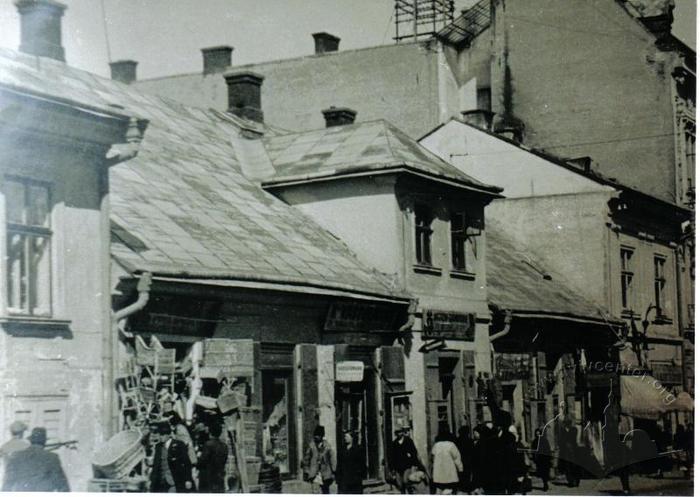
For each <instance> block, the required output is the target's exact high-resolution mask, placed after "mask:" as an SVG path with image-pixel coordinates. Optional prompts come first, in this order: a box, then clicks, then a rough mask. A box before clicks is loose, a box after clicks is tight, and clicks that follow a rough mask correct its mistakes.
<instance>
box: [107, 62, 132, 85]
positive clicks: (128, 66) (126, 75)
mask: <svg viewBox="0 0 700 497" xmlns="http://www.w3.org/2000/svg"><path fill="white" fill-rule="evenodd" d="M137 64H138V62H136V61H135V60H116V61H114V62H110V63H109V69H110V71H111V73H112V79H113V80H114V81H120V82H122V83H126V84H129V83H133V82H134V81H136V65H137Z"/></svg>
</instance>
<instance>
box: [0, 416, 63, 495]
mask: <svg viewBox="0 0 700 497" xmlns="http://www.w3.org/2000/svg"><path fill="white" fill-rule="evenodd" d="M29 443H30V444H31V445H30V446H29V447H27V448H26V449H24V450H18V451H16V452H14V453H13V454H12V457H10V458H9V459H8V460H7V466H6V468H5V482H4V483H3V485H2V490H3V492H70V488H69V487H68V480H66V475H65V473H64V472H63V468H62V467H61V460H60V459H59V458H58V455H57V454H54V453H53V452H48V451H46V450H45V449H44V447H45V446H46V428H34V429H33V430H32V433H31V434H30V435H29Z"/></svg>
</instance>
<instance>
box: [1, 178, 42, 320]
mask: <svg viewBox="0 0 700 497" xmlns="http://www.w3.org/2000/svg"><path fill="white" fill-rule="evenodd" d="M3 190H4V193H5V205H6V212H7V306H8V308H9V310H10V312H12V313H15V314H27V315H33V316H49V315H50V314H51V235H52V233H51V226H50V192H49V187H48V186H47V185H46V184H44V183H39V182H36V181H32V180H28V179H24V178H16V177H8V178H6V179H5V183H4V189H3Z"/></svg>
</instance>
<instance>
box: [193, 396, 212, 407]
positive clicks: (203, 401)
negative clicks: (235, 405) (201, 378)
mask: <svg viewBox="0 0 700 497" xmlns="http://www.w3.org/2000/svg"><path fill="white" fill-rule="evenodd" d="M194 402H195V404H197V405H198V406H200V407H203V408H204V409H212V410H214V409H216V405H217V402H216V399H215V398H214V397H207V396H206V395H197V398H196V399H195V401H194Z"/></svg>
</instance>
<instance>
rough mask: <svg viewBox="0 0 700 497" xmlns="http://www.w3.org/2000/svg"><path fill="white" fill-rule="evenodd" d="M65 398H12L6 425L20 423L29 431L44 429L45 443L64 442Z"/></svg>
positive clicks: (41, 396) (59, 396)
mask: <svg viewBox="0 0 700 497" xmlns="http://www.w3.org/2000/svg"><path fill="white" fill-rule="evenodd" d="M66 402H67V398H66V397H65V396H61V395H58V396H43V395H40V396H36V397H28V396H27V397H25V396H18V397H12V398H11V399H10V401H9V406H8V407H9V409H8V410H7V411H6V413H7V414H8V416H9V417H8V419H7V420H6V423H7V424H8V425H9V423H11V422H13V421H22V422H23V423H24V424H26V425H27V426H28V427H29V428H30V429H31V428H34V427H37V426H41V427H44V428H46V435H47V442H48V443H56V442H61V441H65V425H66V406H67V403H66Z"/></svg>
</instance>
